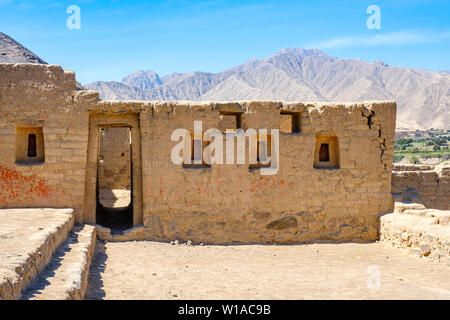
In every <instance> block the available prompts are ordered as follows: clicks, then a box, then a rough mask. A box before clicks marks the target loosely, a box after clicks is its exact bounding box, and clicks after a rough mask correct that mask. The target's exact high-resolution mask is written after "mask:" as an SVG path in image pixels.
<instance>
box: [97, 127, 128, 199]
mask: <svg viewBox="0 0 450 320" xmlns="http://www.w3.org/2000/svg"><path fill="white" fill-rule="evenodd" d="M130 152H131V148H130V133H129V129H128V128H108V127H106V128H102V129H101V132H100V159H101V160H100V161H99V164H98V183H99V188H106V189H109V190H112V189H122V190H130V189H131V161H130Z"/></svg>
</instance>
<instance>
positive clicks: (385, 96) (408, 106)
mask: <svg viewBox="0 0 450 320" xmlns="http://www.w3.org/2000/svg"><path fill="white" fill-rule="evenodd" d="M85 87H86V88H89V89H93V90H97V91H99V92H100V96H101V98H102V99H114V100H127V99H133V100H167V101H170V100H245V99H273V100H300V101H360V100H374V99H375V100H376V99H382V100H395V101H397V103H398V116H397V127H398V128H409V129H424V128H431V127H434V128H450V75H449V74H448V72H446V71H442V72H438V71H428V70H420V69H408V68H400V67H395V66H388V65H387V64H385V63H383V62H382V61H375V62H371V63H370V62H364V61H361V60H357V59H341V58H336V57H331V56H328V55H326V54H325V53H323V52H321V51H319V50H316V49H310V50H305V49H283V50H281V51H279V52H277V53H275V54H274V55H272V56H270V57H267V58H265V59H260V60H259V59H252V60H250V61H248V62H246V63H244V64H242V65H240V66H237V67H234V68H232V69H229V70H226V71H223V72H219V73H207V72H191V73H184V74H181V73H174V74H170V75H167V76H164V77H159V76H158V75H157V74H156V73H155V72H153V71H147V72H145V71H138V72H136V73H134V74H131V75H129V76H127V77H125V78H124V79H123V80H122V82H101V81H100V82H95V83H90V84H87V85H85Z"/></svg>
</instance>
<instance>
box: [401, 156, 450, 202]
mask: <svg viewBox="0 0 450 320" xmlns="http://www.w3.org/2000/svg"><path fill="white" fill-rule="evenodd" d="M392 192H393V193H394V194H398V195H401V196H402V197H403V200H408V201H412V202H416V203H421V204H423V205H424V206H425V207H427V208H433V209H440V210H450V196H449V195H450V161H447V162H444V163H441V164H440V165H436V166H425V165H400V164H396V165H395V166H394V171H393V172H392Z"/></svg>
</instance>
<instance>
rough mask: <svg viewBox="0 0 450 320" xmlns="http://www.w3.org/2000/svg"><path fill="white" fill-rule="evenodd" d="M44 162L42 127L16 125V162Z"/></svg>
mask: <svg viewBox="0 0 450 320" xmlns="http://www.w3.org/2000/svg"><path fill="white" fill-rule="evenodd" d="M44 162H45V148H44V133H43V131H42V127H17V128H16V163H18V164H40V163H44Z"/></svg>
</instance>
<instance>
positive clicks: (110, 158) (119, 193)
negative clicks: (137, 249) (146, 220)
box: [84, 113, 143, 233]
mask: <svg viewBox="0 0 450 320" xmlns="http://www.w3.org/2000/svg"><path fill="white" fill-rule="evenodd" d="M141 168H142V166H141V135H140V127H139V114H135V113H130V114H123V115H111V114H91V116H90V119H89V143H88V167H87V176H86V206H85V208H86V210H85V213H84V220H85V222H88V223H96V224H99V225H101V226H103V227H107V228H110V229H111V232H112V233H121V232H123V231H124V230H126V229H129V228H131V227H133V226H137V225H139V224H142V220H143V219H142V173H141Z"/></svg>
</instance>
